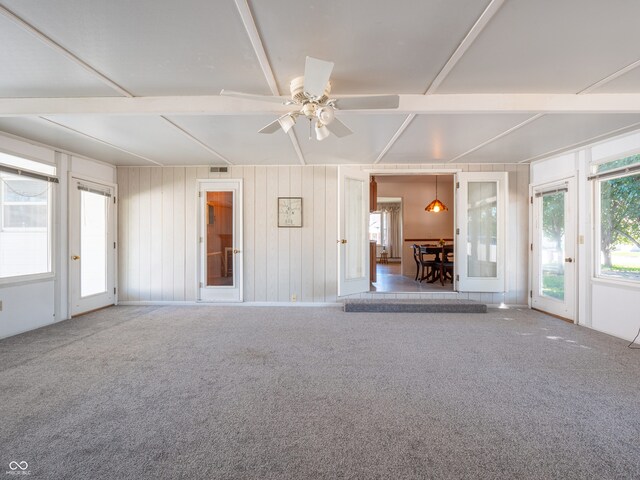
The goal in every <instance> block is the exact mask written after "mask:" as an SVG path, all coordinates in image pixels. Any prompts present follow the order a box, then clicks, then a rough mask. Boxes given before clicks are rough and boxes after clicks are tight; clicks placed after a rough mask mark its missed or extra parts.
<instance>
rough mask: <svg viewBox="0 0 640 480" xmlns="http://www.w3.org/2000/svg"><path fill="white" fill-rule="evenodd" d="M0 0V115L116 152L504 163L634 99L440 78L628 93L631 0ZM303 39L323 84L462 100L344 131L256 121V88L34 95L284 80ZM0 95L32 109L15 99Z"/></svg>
mask: <svg viewBox="0 0 640 480" xmlns="http://www.w3.org/2000/svg"><path fill="white" fill-rule="evenodd" d="M0 7H1V8H0V42H1V43H0V44H1V45H2V46H3V47H2V48H1V49H0V65H2V68H1V69H0V131H5V132H8V133H11V134H14V135H19V136H22V137H25V138H28V139H31V140H35V141H38V142H42V143H46V144H49V145H53V146H54V147H57V148H61V149H64V150H68V151H73V152H76V153H78V154H81V155H84V156H88V157H92V158H97V159H99V160H103V161H106V162H110V163H112V164H116V165H155V164H159V165H208V164H212V165H213V164H216V165H226V164H227V163H230V164H236V165H273V164H279V165H291V164H300V163H306V164H343V163H374V162H380V163H438V164H442V163H446V162H451V161H460V162H463V163H474V162H487V163H496V162H497V163H501V162H505V163H515V162H523V161H525V162H526V161H531V160H533V159H537V158H541V157H543V156H545V155H549V154H553V153H556V152H562V151H565V150H567V149H571V148H575V147H576V146H577V145H580V144H584V143H585V142H588V141H591V140H594V139H601V138H605V137H607V136H610V135H613V134H615V133H616V132H620V131H625V130H628V129H631V128H640V124H639V123H640V105H637V108H635V109H633V111H632V112H628V111H627V112H622V111H617V110H616V109H615V108H612V109H610V110H608V111H607V112H606V113H604V112H603V113H592V112H589V113H576V112H575V111H569V109H567V111H555V112H553V113H550V112H549V111H546V110H545V108H543V107H542V106H541V108H540V109H533V110H531V111H522V110H521V109H518V108H515V106H517V105H518V97H517V96H516V97H508V98H509V100H510V101H509V102H506V104H507V105H511V106H514V108H513V110H512V111H509V109H508V108H507V110H506V111H505V109H504V104H505V103H504V102H503V104H502V108H501V109H500V113H498V109H497V108H496V111H495V112H491V111H483V112H475V111H474V112H471V111H469V112H464V111H462V112H460V108H459V106H460V104H462V105H464V99H461V100H451V98H453V97H451V96H450V95H449V96H448V95H447V94H484V93H497V94H515V95H518V94H527V93H541V94H547V93H551V94H569V95H571V96H573V95H576V94H581V95H580V96H581V97H585V96H586V102H587V103H588V102H589V98H590V97H589V96H590V95H591V97H593V96H594V95H597V94H601V93H612V94H620V95H622V94H629V93H631V94H640V29H638V28H637V19H638V18H640V2H638V1H637V0H617V1H616V2H603V1H602V0H563V1H557V0H535V1H533V0H531V1H524V0H475V1H473V2H471V1H469V0H447V1H443V0H407V1H404V2H388V1H385V0H350V1H348V2H345V1H339V0H323V1H318V0H305V1H303V2H301V1H299V0H274V1H269V2H260V1H257V0H248V1H247V0H224V1H223V0H220V1H215V2H211V1H209V0H183V1H181V2H176V1H169V0H137V1H135V2H131V1H126V0H110V1H109V2H105V1H103V0H47V1H46V2H42V1H41V0H0ZM306 55H310V56H314V57H317V58H321V59H326V60H331V61H333V62H335V64H336V65H335V69H334V71H333V74H332V77H331V81H332V89H333V93H334V94H337V95H359V94H414V95H423V94H425V93H427V94H428V95H435V96H439V97H443V98H444V103H445V104H450V105H453V103H454V102H457V103H456V105H457V107H458V108H457V109H456V113H453V109H451V111H447V110H446V108H445V109H444V111H443V112H439V113H428V114H426V113H424V112H416V113H417V114H412V115H407V112H410V110H407V109H405V111H404V113H403V112H402V111H395V110H388V111H378V112H364V111H360V112H357V111H356V112H348V113H347V112H343V113H340V114H339V118H340V119H341V120H342V121H343V122H344V123H345V124H347V125H348V126H349V127H350V128H351V129H352V130H353V131H354V134H353V135H350V136H347V137H344V138H337V137H334V136H333V135H332V136H330V137H329V138H327V139H326V140H324V141H322V142H318V141H317V140H315V139H312V140H309V138H308V136H309V131H308V123H307V122H306V121H305V120H304V118H300V119H299V121H298V124H297V125H296V126H295V128H294V129H293V131H294V132H295V134H294V135H291V136H290V135H286V134H284V133H283V132H282V131H278V132H276V133H274V134H272V135H264V134H258V133H257V130H259V129H260V128H261V127H263V126H264V125H266V124H268V123H270V122H271V121H273V120H274V119H275V118H276V116H275V114H274V113H272V110H273V105H272V104H271V105H270V104H266V103H265V104H264V107H262V106H261V105H262V104H260V105H259V106H258V109H257V110H256V109H255V108H254V109H253V110H251V113H248V112H247V111H245V109H244V105H243V104H242V102H240V103H230V104H229V105H230V106H229V105H227V106H225V107H224V108H221V110H220V111H216V112H210V111H206V110H203V111H202V112H201V114H189V115H187V114H184V113H182V114H180V113H179V112H177V113H176V112H175V111H167V112H154V113H152V114H150V113H149V112H140V111H137V110H135V109H134V108H132V110H131V112H125V113H127V114H118V115H109V114H107V113H108V108H106V107H105V111H104V112H95V113H91V114H88V113H69V112H68V111H65V110H66V109H64V108H61V109H58V110H57V111H51V109H46V108H45V107H44V105H45V99H46V98H47V97H58V98H71V97H119V96H123V95H124V96H132V97H145V96H171V97H196V96H203V95H218V94H219V92H220V90H221V89H223V88H225V89H230V90H237V91H244V92H248V93H253V94H261V95H270V94H280V95H287V94H288V89H289V88H288V83H289V81H290V80H291V79H292V78H293V77H295V76H298V75H301V74H302V73H303V70H304V61H305V56H306ZM592 86H593V87H592ZM589 87H592V88H591V89H590V88H589ZM585 90H586V91H585ZM583 93H584V95H582V94H583ZM34 97H35V100H34ZM2 98H5V99H22V100H23V101H24V102H31V103H30V104H29V105H30V107H32V108H33V106H34V105H35V107H36V109H37V106H38V105H42V111H41V112H35V113H33V114H29V115H22V114H21V113H22V112H21V111H20V110H19V109H16V107H15V105H14V104H11V105H8V106H7V105H3V104H2ZM178 100H180V99H179V98H178ZM632 100H633V101H636V102H637V101H638V100H637V99H636V98H635V97H634V98H633V99H632ZM180 101H181V100H180ZM184 102H185V104H187V103H189V104H190V105H197V104H198V99H197V98H192V99H188V98H185V99H184ZM447 102H450V103H447ZM402 105H403V103H402V101H401V106H402ZM405 106H406V105H405ZM260 108H262V110H260ZM401 110H402V109H401ZM463 110H464V109H463ZM616 112H618V113H616ZM36 113H37V115H36ZM18 114H21V115H20V116H19V115H18ZM160 114H163V116H160Z"/></svg>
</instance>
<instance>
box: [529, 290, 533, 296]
mask: <svg viewBox="0 0 640 480" xmlns="http://www.w3.org/2000/svg"><path fill="white" fill-rule="evenodd" d="M529 298H533V290H529Z"/></svg>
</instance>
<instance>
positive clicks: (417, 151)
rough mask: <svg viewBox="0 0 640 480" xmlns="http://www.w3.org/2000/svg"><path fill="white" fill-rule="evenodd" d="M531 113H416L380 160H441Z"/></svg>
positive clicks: (401, 161) (502, 130)
mask: <svg viewBox="0 0 640 480" xmlns="http://www.w3.org/2000/svg"><path fill="white" fill-rule="evenodd" d="M530 116H531V115H522V114H518V115H515V114H514V115H462V114H460V115H418V116H417V117H415V118H414V119H413V121H412V122H411V124H410V125H409V127H407V129H406V130H405V131H404V133H403V134H402V135H401V136H400V138H399V139H398V140H397V141H396V143H394V145H393V147H391V149H390V150H389V151H388V152H387V154H386V155H385V156H384V158H383V159H382V162H383V163H425V162H427V163H429V162H434V163H442V162H446V161H449V160H452V159H454V158H455V157H457V156H458V155H460V154H462V153H464V152H466V151H468V150H470V149H472V148H474V147H476V146H478V145H480V144H481V143H483V142H486V141H487V140H489V139H491V138H493V137H495V136H496V135H499V134H501V133H503V132H504V131H506V130H508V129H510V128H512V127H514V126H515V125H518V124H519V123H521V122H523V121H525V120H526V119H527V118H529V117H530Z"/></svg>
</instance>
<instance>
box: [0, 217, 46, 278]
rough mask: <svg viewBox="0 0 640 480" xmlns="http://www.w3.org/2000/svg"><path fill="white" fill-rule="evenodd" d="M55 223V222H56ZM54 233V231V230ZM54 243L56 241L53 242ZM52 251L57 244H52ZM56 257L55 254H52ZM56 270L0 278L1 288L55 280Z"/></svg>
mask: <svg viewBox="0 0 640 480" xmlns="http://www.w3.org/2000/svg"><path fill="white" fill-rule="evenodd" d="M54 223H55V222H54ZM52 233H53V232H52ZM52 243H55V241H54V242H52ZM51 247H52V251H54V250H55V245H52V246H51ZM52 257H55V255H52ZM53 264H54V261H53V258H52V259H51V269H52V270H54V265H53ZM55 277H56V275H55V271H51V272H47V273H34V274H32V275H20V276H19V277H4V278H0V289H1V288H4V287H15V286H18V285H29V284H31V283H41V282H47V281H50V280H55Z"/></svg>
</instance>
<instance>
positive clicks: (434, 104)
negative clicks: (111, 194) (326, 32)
mask: <svg viewBox="0 0 640 480" xmlns="http://www.w3.org/2000/svg"><path fill="white" fill-rule="evenodd" d="M342 97H343V96H341V95H336V96H335V98H336V99H340V98H342ZM399 97H400V104H399V106H398V108H397V109H367V110H357V109H354V110H349V111H348V112H349V113H350V114H356V113H357V114H358V115H381V114H387V115H398V114H407V115H408V114H446V113H532V114H534V113H640V93H601V94H587V95H576V94H567V93H554V94H552V93H495V94H494V93H492V94H485V93H472V94H462V93H460V94H447V95H442V94H436V95H416V94H401V95H399ZM290 111H291V107H290V106H287V105H280V104H276V103H267V102H261V101H257V100H249V99H239V98H233V97H226V96H220V95H202V96H163V97H134V98H123V97H64V98H0V116H2V117H19V116H46V115H70V114H103V115H254V114H276V115H277V114H283V113H288V112H290Z"/></svg>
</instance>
